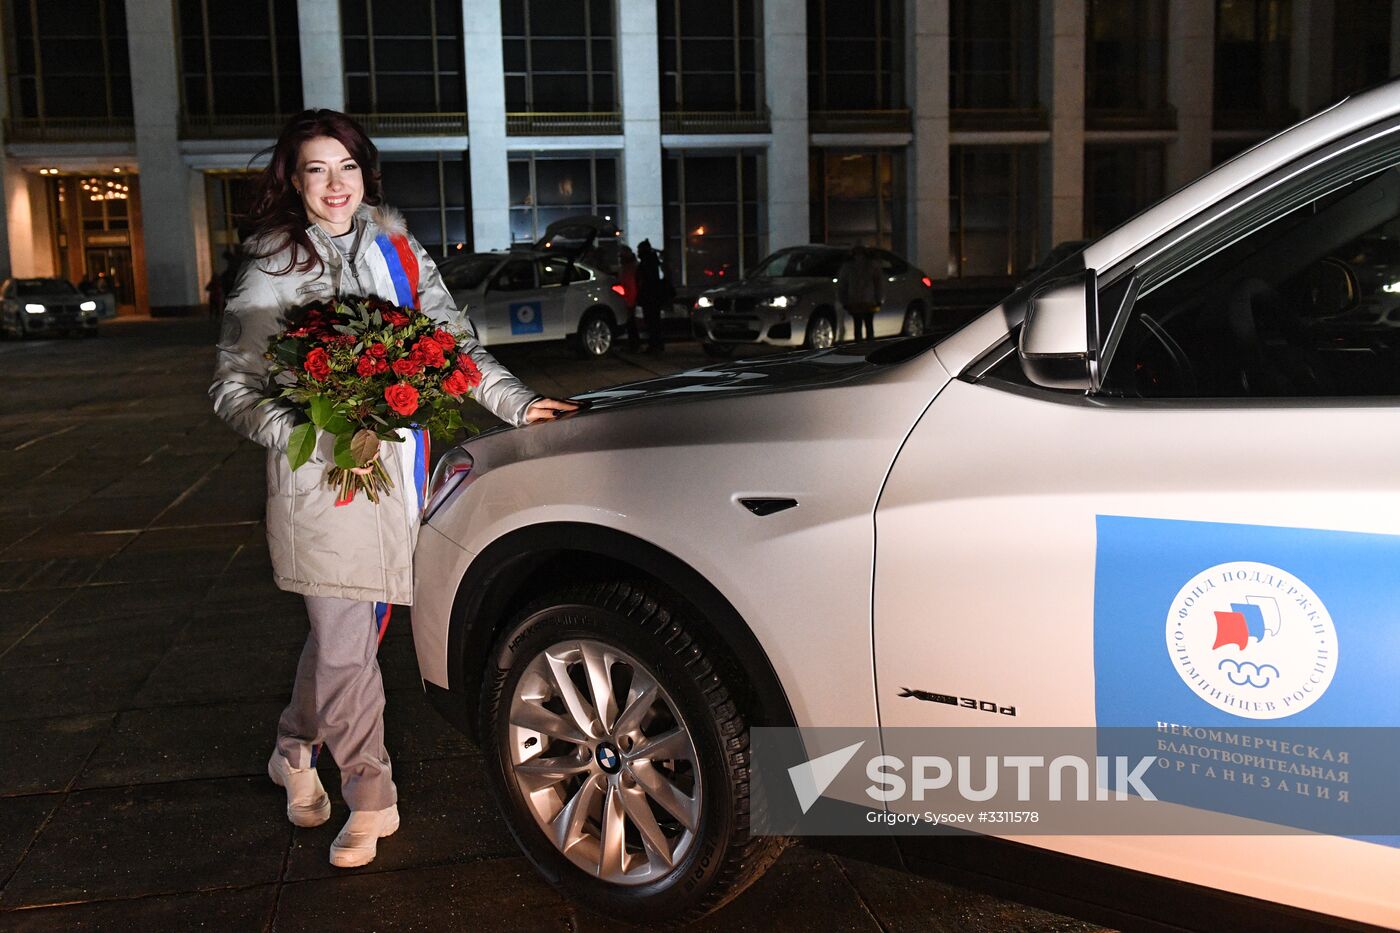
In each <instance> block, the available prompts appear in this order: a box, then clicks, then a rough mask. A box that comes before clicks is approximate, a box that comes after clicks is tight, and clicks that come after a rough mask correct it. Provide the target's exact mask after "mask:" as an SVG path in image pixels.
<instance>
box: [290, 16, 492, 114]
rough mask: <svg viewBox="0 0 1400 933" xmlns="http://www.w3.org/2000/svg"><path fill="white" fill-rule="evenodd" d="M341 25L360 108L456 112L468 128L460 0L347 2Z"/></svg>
mask: <svg viewBox="0 0 1400 933" xmlns="http://www.w3.org/2000/svg"><path fill="white" fill-rule="evenodd" d="M293 5H295V4H293ZM340 28H341V37H342V42H343V43H344V49H345V104H346V107H347V108H348V109H349V110H350V111H351V112H352V113H358V114H455V115H459V117H460V119H459V120H458V124H459V125H465V120H466V110H467V90H466V87H467V85H466V74H465V71H464V65H463V58H462V54H463V53H462V4H461V2H460V0H341V2H340Z"/></svg>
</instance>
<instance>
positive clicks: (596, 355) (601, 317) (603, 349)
mask: <svg viewBox="0 0 1400 933" xmlns="http://www.w3.org/2000/svg"><path fill="white" fill-rule="evenodd" d="M571 343H572V345H573V348H574V352H575V353H577V354H578V355H579V356H581V357H583V358H584V359H586V360H600V359H602V358H603V357H605V356H607V355H608V353H610V352H611V351H612V348H613V320H612V315H611V314H609V313H608V312H606V311H604V310H603V309H601V308H593V309H592V310H590V311H588V312H587V313H585V314H584V315H583V317H581V318H579V322H578V332H577V333H575V334H574V335H573V338H572V341H571Z"/></svg>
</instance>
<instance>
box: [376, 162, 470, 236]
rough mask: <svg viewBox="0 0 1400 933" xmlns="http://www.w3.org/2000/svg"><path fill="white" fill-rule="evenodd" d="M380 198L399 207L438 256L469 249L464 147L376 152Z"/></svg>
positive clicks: (415, 232) (466, 171)
mask: <svg viewBox="0 0 1400 933" xmlns="http://www.w3.org/2000/svg"><path fill="white" fill-rule="evenodd" d="M379 169H380V172H381V173H382V175H383V183H384V200H385V202H386V203H387V204H390V205H392V206H394V207H396V208H398V209H399V210H400V211H402V212H403V216H404V220H405V221H406V222H407V224H408V229H409V232H411V233H412V234H413V235H414V236H415V237H416V238H417V239H418V242H419V243H421V244H423V248H424V249H426V250H427V251H428V252H429V253H431V254H432V255H433V256H435V257H438V258H442V257H444V256H447V255H449V254H451V253H454V252H460V251H463V250H469V249H471V243H472V241H471V224H470V221H469V215H470V205H469V204H468V203H467V191H468V190H469V187H470V186H469V184H468V181H467V173H468V162H467V158H466V155H465V153H460V152H441V153H438V154H436V155H429V154H425V153H421V152H418V153H414V154H413V156H412V157H411V158H406V159H397V158H381V161H380V163H379Z"/></svg>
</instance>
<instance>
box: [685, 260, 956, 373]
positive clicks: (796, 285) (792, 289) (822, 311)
mask: <svg viewBox="0 0 1400 933" xmlns="http://www.w3.org/2000/svg"><path fill="white" fill-rule="evenodd" d="M871 252H873V253H874V254H875V256H876V257H877V258H878V259H879V261H880V264H881V265H882V266H883V267H884V271H885V300H884V304H883V306H882V307H881V309H880V310H879V311H878V312H877V313H876V314H875V336H876V337H890V336H893V335H895V334H904V335H906V336H918V335H919V334H922V333H924V332H926V331H928V330H930V329H932V326H933V323H934V322H933V321H931V320H930V311H931V309H932V308H933V291H932V287H933V280H932V279H930V278H929V277H928V276H927V275H925V274H924V273H923V272H921V271H920V270H919V269H917V268H915V267H914V266H912V265H910V264H909V263H908V262H907V261H905V260H903V259H900V258H899V257H898V256H896V255H895V254H893V253H891V252H889V251H888V250H883V249H876V250H872V251H871ZM850 255H851V250H850V247H845V246H793V247H789V248H788V249H782V250H778V252H776V253H774V254H773V255H771V256H769V257H768V258H767V259H765V260H764V261H763V262H761V263H759V265H758V268H756V269H754V270H753V272H751V273H749V275H747V276H746V277H745V278H744V279H742V280H741V281H738V282H735V283H733V284H730V285H722V286H720V287H719V288H712V289H709V290H708V291H705V292H703V293H702V294H701V295H700V297H699V298H697V299H696V301H695V308H694V315H693V318H692V328H693V330H694V333H695V337H696V339H697V340H699V341H700V342H701V345H702V346H703V347H704V349H705V352H706V353H708V354H710V355H711V356H728V355H729V354H730V353H732V352H733V351H734V348H735V347H739V346H743V345H745V344H768V345H769V346H775V347H809V348H812V349H824V348H827V347H830V346H833V345H835V344H836V343H837V342H839V341H840V340H841V339H842V338H843V337H844V336H845V335H846V334H847V332H848V331H849V330H850V328H848V326H847V320H848V315H847V314H846V312H845V309H844V308H842V307H841V303H840V301H839V300H838V299H837V278H838V276H839V275H840V272H841V267H842V266H843V265H844V264H845V262H846V260H847V259H849V258H850Z"/></svg>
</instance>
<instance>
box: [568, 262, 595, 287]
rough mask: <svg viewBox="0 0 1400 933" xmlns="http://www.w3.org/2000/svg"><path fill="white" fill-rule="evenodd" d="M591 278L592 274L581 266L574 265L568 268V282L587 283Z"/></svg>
mask: <svg viewBox="0 0 1400 933" xmlns="http://www.w3.org/2000/svg"><path fill="white" fill-rule="evenodd" d="M591 278H593V273H591V272H589V271H588V270H587V269H585V268H584V267H583V266H580V265H578V264H576V263H575V264H573V265H571V266H570V267H569V281H570V282H587V281H588V280H589V279H591Z"/></svg>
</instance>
